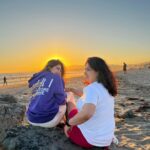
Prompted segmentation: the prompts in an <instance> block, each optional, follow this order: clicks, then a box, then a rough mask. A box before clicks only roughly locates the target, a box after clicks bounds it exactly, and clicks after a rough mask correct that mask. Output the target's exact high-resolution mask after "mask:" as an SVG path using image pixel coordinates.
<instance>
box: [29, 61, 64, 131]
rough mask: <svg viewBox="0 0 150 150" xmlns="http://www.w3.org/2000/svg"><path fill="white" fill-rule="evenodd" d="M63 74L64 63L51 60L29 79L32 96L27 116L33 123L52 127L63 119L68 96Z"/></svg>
mask: <svg viewBox="0 0 150 150" xmlns="http://www.w3.org/2000/svg"><path fill="white" fill-rule="evenodd" d="M63 76H64V65H63V63H62V62H61V61H59V60H50V61H48V63H47V65H46V66H45V68H44V69H43V70H42V71H40V72H38V73H36V74H34V75H33V77H32V78H31V79H30V80H29V88H31V90H32V97H31V99H30V103H29V107H28V109H27V112H26V116H27V120H28V122H29V123H30V124H31V125H33V126H40V127H47V128H51V127H55V126H57V125H58V124H59V123H60V121H61V120H63V118H64V115H65V112H66V97H67V95H66V93H65V91H64V89H65V85H64V80H63Z"/></svg>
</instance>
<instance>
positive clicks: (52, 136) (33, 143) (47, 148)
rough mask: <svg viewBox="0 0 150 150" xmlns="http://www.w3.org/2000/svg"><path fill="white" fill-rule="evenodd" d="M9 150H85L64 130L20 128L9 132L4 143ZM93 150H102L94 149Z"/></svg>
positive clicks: (57, 128)
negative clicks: (72, 140) (74, 142)
mask: <svg viewBox="0 0 150 150" xmlns="http://www.w3.org/2000/svg"><path fill="white" fill-rule="evenodd" d="M2 145H3V147H4V148H5V149H7V150H84V148H81V147H79V146H77V145H75V144H73V143H72V142H71V141H70V140H69V139H68V138H67V137H66V136H65V134H64V132H63V129H62V128H59V127H55V128H41V127H35V126H31V125H29V126H20V127H15V128H13V129H10V130H9V131H7V135H6V136H5V139H4V141H3V143H2ZM91 150H101V148H97V147H94V148H92V149H91Z"/></svg>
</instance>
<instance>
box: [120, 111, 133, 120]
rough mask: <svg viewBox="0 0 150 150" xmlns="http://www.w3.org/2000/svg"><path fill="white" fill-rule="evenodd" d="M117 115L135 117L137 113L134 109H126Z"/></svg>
mask: <svg viewBox="0 0 150 150" xmlns="http://www.w3.org/2000/svg"><path fill="white" fill-rule="evenodd" d="M117 117H118V118H123V119H125V118H134V117H135V115H134V112H133V111H132V110H126V111H124V112H122V113H121V114H117Z"/></svg>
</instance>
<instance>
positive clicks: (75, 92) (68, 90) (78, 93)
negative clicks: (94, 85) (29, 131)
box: [65, 88, 83, 96]
mask: <svg viewBox="0 0 150 150" xmlns="http://www.w3.org/2000/svg"><path fill="white" fill-rule="evenodd" d="M65 92H72V93H74V94H75V95H77V96H82V95H83V92H82V90H80V89H75V88H65Z"/></svg>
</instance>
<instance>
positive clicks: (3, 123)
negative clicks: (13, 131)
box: [0, 95, 25, 143]
mask: <svg viewBox="0 0 150 150" xmlns="http://www.w3.org/2000/svg"><path fill="white" fill-rule="evenodd" d="M24 112H25V106H22V105H21V104H19V103H17V99H16V98H15V97H13V96H11V95H0V143H1V142H2V140H3V138H4V137H5V134H6V130H7V129H10V128H12V127H14V126H16V125H19V124H21V122H22V120H23V117H24Z"/></svg>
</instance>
